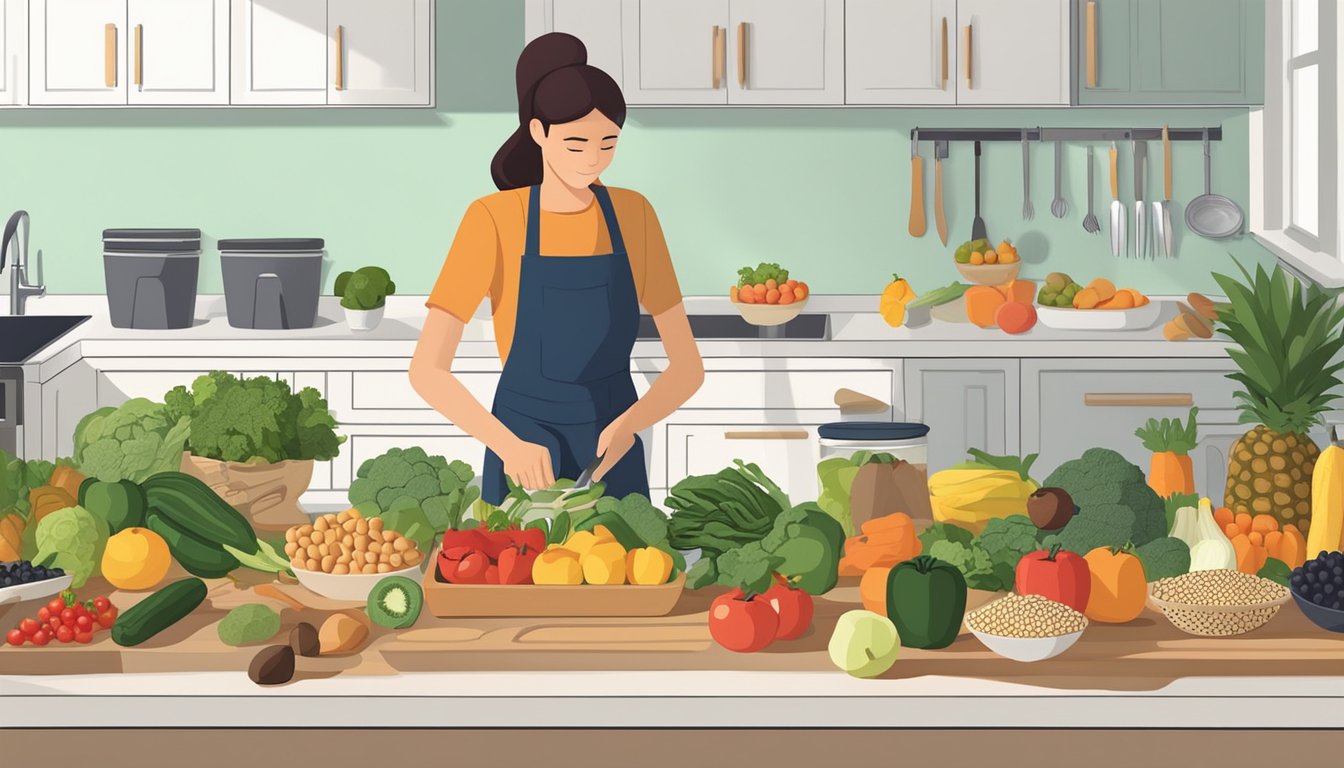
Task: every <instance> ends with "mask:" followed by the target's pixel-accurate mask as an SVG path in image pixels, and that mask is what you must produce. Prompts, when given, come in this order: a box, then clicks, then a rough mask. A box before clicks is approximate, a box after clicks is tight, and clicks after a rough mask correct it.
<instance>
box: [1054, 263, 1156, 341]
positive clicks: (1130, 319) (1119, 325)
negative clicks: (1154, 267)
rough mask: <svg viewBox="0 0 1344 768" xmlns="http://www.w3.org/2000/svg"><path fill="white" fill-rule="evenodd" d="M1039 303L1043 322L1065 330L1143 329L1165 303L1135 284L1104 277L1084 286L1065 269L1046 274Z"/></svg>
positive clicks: (1151, 321)
mask: <svg viewBox="0 0 1344 768" xmlns="http://www.w3.org/2000/svg"><path fill="white" fill-rule="evenodd" d="M1036 304H1037V308H1036V317H1037V319H1038V320H1040V322H1041V324H1042V325H1044V326H1045V327H1047V328H1054V329H1056V330H1062V331H1139V330H1143V329H1145V328H1151V327H1152V326H1153V325H1154V324H1155V323H1157V320H1158V318H1159V317H1160V316H1161V315H1162V307H1161V305H1159V304H1154V303H1153V302H1151V301H1149V299H1148V297H1147V296H1145V295H1144V294H1143V293H1141V292H1139V291H1138V290H1136V289H1134V288H1117V287H1116V286H1115V284H1114V283H1112V282H1111V281H1110V280H1107V279H1106V278H1104V277H1098V278H1096V279H1094V280H1093V281H1091V282H1090V283H1088V284H1087V285H1086V286H1083V285H1080V284H1078V283H1077V282H1074V279H1073V278H1072V277H1069V276H1068V275H1066V274H1064V273H1063V272H1051V273H1050V274H1049V275H1046V278H1045V284H1044V285H1042V286H1041V290H1040V292H1039V293H1038V294H1036Z"/></svg>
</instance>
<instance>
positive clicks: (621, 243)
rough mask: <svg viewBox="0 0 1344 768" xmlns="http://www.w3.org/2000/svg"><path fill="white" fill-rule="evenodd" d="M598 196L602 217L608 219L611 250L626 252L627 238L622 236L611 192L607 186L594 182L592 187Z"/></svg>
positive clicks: (619, 252) (620, 252)
mask: <svg viewBox="0 0 1344 768" xmlns="http://www.w3.org/2000/svg"><path fill="white" fill-rule="evenodd" d="M590 189H592V190H593V194H594V195H596V196H597V204H598V205H599V206H600V207H601V208H602V218H604V219H606V221H607V236H608V237H610V238H611V252H612V253H618V254H624V253H625V240H624V239H622V238H621V225H620V223H619V222H617V221H616V209H615V208H614V207H612V205H611V193H610V192H608V191H607V188H606V187H603V186H600V185H598V184H594V185H592V186H591V187H590Z"/></svg>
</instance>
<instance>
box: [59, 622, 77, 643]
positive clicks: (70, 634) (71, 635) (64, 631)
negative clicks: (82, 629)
mask: <svg viewBox="0 0 1344 768" xmlns="http://www.w3.org/2000/svg"><path fill="white" fill-rule="evenodd" d="M56 639H57V640H58V641H60V642H62V643H69V642H73V641H74V639H75V630H73V629H71V628H69V627H67V626H65V625H64V624H62V625H61V626H60V627H58V628H57V629H56Z"/></svg>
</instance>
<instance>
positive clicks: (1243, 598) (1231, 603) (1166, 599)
mask: <svg viewBox="0 0 1344 768" xmlns="http://www.w3.org/2000/svg"><path fill="white" fill-rule="evenodd" d="M1290 597H1291V593H1290V592H1289V591H1288V588H1287V587H1285V586H1283V585H1281V584H1278V583H1275V582H1273V581H1270V580H1269V579H1262V578H1260V577H1259V576H1252V575H1251V574H1249V573H1242V572H1240V571H1232V570H1227V569H1220V570H1216V571H1193V572H1191V573H1187V574H1184V575H1181V576H1173V577H1171V578H1169V579H1158V580H1157V581H1154V582H1153V583H1152V584H1149V585H1148V605H1150V606H1152V607H1153V608H1155V609H1157V610H1159V611H1161V612H1162V615H1164V616H1166V617H1167V621H1170V622H1171V624H1172V626H1174V627H1176V628H1177V629H1179V630H1181V631H1182V632H1185V633H1187V634H1191V635H1200V636H1203V637H1231V636H1232V635H1240V634H1244V633H1246V632H1250V631H1251V630H1253V629H1256V628H1257V627H1260V626H1261V625H1263V624H1264V623H1265V622H1267V621H1269V620H1270V619H1272V618H1274V614H1276V613H1278V612H1279V608H1281V607H1283V604H1284V603H1286V602H1288V600H1289V598H1290Z"/></svg>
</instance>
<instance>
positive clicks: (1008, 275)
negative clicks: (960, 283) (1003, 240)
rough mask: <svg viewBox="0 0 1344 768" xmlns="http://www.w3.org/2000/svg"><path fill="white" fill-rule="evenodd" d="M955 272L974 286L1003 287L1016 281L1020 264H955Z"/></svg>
mask: <svg viewBox="0 0 1344 768" xmlns="http://www.w3.org/2000/svg"><path fill="white" fill-rule="evenodd" d="M957 271H958V272H960V273H961V276H962V277H964V278H965V279H966V282H968V283H973V284H975V285H1003V284H1004V283H1010V282H1012V281H1014V280H1016V279H1017V275H1018V273H1019V272H1021V271H1022V262H1020V261H1015V262H1013V263H1011V264H962V263H960V262H958V263H957Z"/></svg>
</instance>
